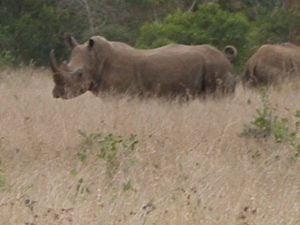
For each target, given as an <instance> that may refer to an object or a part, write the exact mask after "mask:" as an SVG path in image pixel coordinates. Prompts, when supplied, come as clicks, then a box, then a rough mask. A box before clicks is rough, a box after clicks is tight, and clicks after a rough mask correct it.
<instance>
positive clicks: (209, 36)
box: [136, 3, 251, 57]
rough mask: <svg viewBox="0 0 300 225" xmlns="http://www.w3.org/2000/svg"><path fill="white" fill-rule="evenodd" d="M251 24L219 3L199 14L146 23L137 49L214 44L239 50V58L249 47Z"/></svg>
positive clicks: (206, 6)
mask: <svg viewBox="0 0 300 225" xmlns="http://www.w3.org/2000/svg"><path fill="white" fill-rule="evenodd" d="M250 28H251V24H250V22H249V21H248V20H247V18H246V17H245V16H244V15H243V14H241V13H230V12H227V11H224V10H222V9H221V8H220V6H219V5H218V4H214V3H207V4H201V5H199V8H198V10H197V11H196V12H183V11H181V10H178V11H176V12H175V13H173V14H170V15H169V16H167V17H166V18H165V20H164V21H163V22H162V23H158V22H154V23H146V24H145V25H144V26H143V27H142V28H141V34H140V36H139V38H138V41H137V44H136V45H137V46H138V47H142V48H153V47H159V46H162V45H164V44H168V43H172V42H174V43H181V44H211V45H213V46H216V47H218V48H220V49H223V48H224V47H225V46H226V45H229V44H230V45H234V46H235V47H237V49H238V51H239V53H240V55H241V56H242V57H243V56H244V55H245V50H246V49H247V48H248V39H249V31H250Z"/></svg>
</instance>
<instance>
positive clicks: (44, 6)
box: [0, 0, 300, 67]
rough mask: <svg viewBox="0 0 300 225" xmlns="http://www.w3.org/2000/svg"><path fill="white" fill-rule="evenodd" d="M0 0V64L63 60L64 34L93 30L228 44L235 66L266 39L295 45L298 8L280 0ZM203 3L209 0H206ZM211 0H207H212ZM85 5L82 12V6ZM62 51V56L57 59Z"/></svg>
mask: <svg viewBox="0 0 300 225" xmlns="http://www.w3.org/2000/svg"><path fill="white" fill-rule="evenodd" d="M193 2H194V0H88V1H83V0H72V1H70V0H59V1H58V0H46V1H40V0H14V1H11V0H2V1H0V66H1V65H7V64H12V63H15V64H19V63H25V64H28V63H32V62H33V63H34V64H36V65H47V64H48V54H49V51H50V49H52V48H55V49H56V52H57V55H58V58H65V57H66V55H67V51H66V47H65V46H64V43H63V38H62V37H63V33H64V32H71V33H73V34H74V35H75V37H76V38H77V39H78V40H79V41H80V42H82V41H84V40H87V38H88V37H90V36H92V35H103V36H105V37H106V38H107V39H109V40H114V41H122V42H126V43H128V44H131V45H136V46H138V47H142V48H152V47H158V46H162V45H165V44H168V43H173V42H176V43H183V44H189V45H190V44H211V45H214V46H216V47H218V48H219V49H223V47H224V46H225V45H229V44H230V45H234V46H235V47H237V49H238V52H239V54H238V60H237V61H236V62H237V63H238V65H240V67H242V65H243V63H244V62H245V60H246V59H247V58H248V57H249V56H250V55H251V54H252V53H253V51H254V50H255V49H257V48H258V47H259V46H260V45H262V44H265V43H280V42H287V41H294V42H296V43H297V42H298V43H300V30H299V27H300V13H299V10H298V11H296V10H293V9H292V10H289V11H288V10H286V9H284V8H283V6H282V5H283V0H245V1H240V0H211V1H198V8H197V7H196V10H193V12H191V11H189V9H190V7H191V6H192V3H193ZM205 2H210V3H205ZM212 2H213V3H212ZM88 9H89V10H88ZM63 56H64V57H63Z"/></svg>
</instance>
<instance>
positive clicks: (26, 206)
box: [0, 68, 300, 225]
mask: <svg viewBox="0 0 300 225" xmlns="http://www.w3.org/2000/svg"><path fill="white" fill-rule="evenodd" d="M299 87H300V85H299V83H298V84H297V83H294V82H290V83H288V84H285V85H283V86H282V88H281V89H279V90H273V89H272V90H270V92H269V95H270V102H271V103H272V104H273V105H274V106H276V107H277V109H278V114H279V115H280V116H282V117H285V118H287V119H288V120H289V121H290V123H292V124H294V122H295V121H294V120H295V118H294V116H293V115H294V112H295V111H296V110H299V109H300V103H299V99H300V91H299ZM52 88H53V82H52V80H51V76H50V72H48V71H46V70H37V69H32V68H23V69H18V70H15V71H14V70H4V71H2V72H0V126H1V129H0V162H1V164H0V224H1V225H2V224H3V225H10V224H11V225H56V224H62V225H69V224H74V225H85V224H89V225H93V224H97V225H113V224H122V225H124V224H128V225H129V224H130V225H150V224H156V225H202V224H203V225H299V224H300V158H299V157H298V158H297V157H295V150H294V149H293V148H292V147H291V146H290V145H289V144H287V143H276V142H275V141H274V140H273V139H272V138H253V137H252V138H251V137H244V136H241V133H242V132H243V131H245V125H247V124H248V125H249V124H250V122H251V121H253V120H254V118H255V116H256V109H257V108H260V107H261V99H260V95H259V92H257V91H253V90H248V89H246V90H245V89H243V88H242V87H241V86H239V87H238V88H237V91H236V94H235V95H234V96H232V97H229V98H224V99H215V100H213V99H205V100H204V99H201V100H193V101H190V102H188V103H184V104H182V103H178V102H176V101H173V102H170V101H165V100H159V99H148V100H141V99H138V98H129V97H126V96H123V97H121V96H118V97H111V96H105V97H101V98H100V97H99V98H97V97H94V96H92V95H91V94H89V93H87V94H84V95H82V96H80V97H78V98H76V99H73V100H68V101H64V100H59V99H58V100H57V99H54V98H52V95H51V91H52Z"/></svg>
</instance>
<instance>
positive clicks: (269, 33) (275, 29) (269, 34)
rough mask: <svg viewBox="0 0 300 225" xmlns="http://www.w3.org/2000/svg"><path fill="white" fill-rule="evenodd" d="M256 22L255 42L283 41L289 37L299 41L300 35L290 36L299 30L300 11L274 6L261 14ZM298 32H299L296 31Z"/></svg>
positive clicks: (286, 40)
mask: <svg viewBox="0 0 300 225" xmlns="http://www.w3.org/2000/svg"><path fill="white" fill-rule="evenodd" d="M256 23H257V27H258V29H257V35H256V42H257V43H259V44H265V43H283V42H288V41H289V39H290V38H292V39H294V40H297V39H298V41H300V37H292V36H294V32H295V34H296V33H297V31H299V27H300V11H297V10H296V11H288V10H285V9H283V8H274V9H273V11H272V12H270V13H268V14H265V15H263V16H261V18H260V20H259V21H257V22H256ZM298 34H299V33H298Z"/></svg>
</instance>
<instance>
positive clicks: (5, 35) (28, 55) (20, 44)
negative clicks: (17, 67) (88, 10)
mask: <svg viewBox="0 0 300 225" xmlns="http://www.w3.org/2000/svg"><path fill="white" fill-rule="evenodd" d="M0 20H1V24H0V47H1V50H0V58H1V59H4V62H5V61H7V59H8V60H13V61H14V62H15V63H25V64H28V63H32V62H33V63H35V64H37V65H41V64H47V62H48V55H49V52H50V50H51V48H54V47H55V48H57V49H58V54H61V53H62V51H63V49H64V46H63V40H62V36H63V33H64V32H65V31H68V30H71V31H72V30H75V27H76V30H78V29H80V28H81V26H82V25H81V24H82V22H80V21H79V18H77V17H76V15H73V14H71V13H70V12H69V11H68V10H67V9H62V8H58V7H56V5H55V4H54V3H50V1H40V0H16V1H9V0H3V1H1V3H0ZM8 53H9V57H8Z"/></svg>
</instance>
